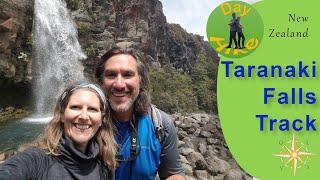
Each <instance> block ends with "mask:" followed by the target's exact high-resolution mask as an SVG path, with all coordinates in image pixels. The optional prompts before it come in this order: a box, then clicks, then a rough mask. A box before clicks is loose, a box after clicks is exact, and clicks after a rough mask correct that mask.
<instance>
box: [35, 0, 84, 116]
mask: <svg viewBox="0 0 320 180" xmlns="http://www.w3.org/2000/svg"><path fill="white" fill-rule="evenodd" d="M33 53H34V56H33V57H34V64H33V72H34V77H35V79H36V80H35V82H36V83H35V85H34V98H35V103H36V111H37V112H36V114H38V115H43V114H47V113H52V110H53V106H54V103H55V101H56V99H57V97H58V94H59V92H60V91H61V89H62V88H63V87H64V86H65V85H66V84H68V83H70V82H72V81H75V80H77V81H78V80H82V79H84V76H83V73H82V72H83V67H82V65H81V63H80V62H79V60H80V59H84V58H86V56H85V54H84V53H83V52H82V50H81V47H80V45H79V42H78V39H77V30H76V28H75V27H74V23H73V21H72V19H71V17H70V15H69V12H68V10H67V8H66V3H65V1H64V0H35V2H34V23H33Z"/></svg>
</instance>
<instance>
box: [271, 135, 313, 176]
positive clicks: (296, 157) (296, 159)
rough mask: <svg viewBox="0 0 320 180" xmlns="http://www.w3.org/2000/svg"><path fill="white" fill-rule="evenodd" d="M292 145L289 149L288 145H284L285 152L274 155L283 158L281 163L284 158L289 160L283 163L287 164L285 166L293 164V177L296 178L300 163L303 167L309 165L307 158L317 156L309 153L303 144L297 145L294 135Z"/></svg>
mask: <svg viewBox="0 0 320 180" xmlns="http://www.w3.org/2000/svg"><path fill="white" fill-rule="evenodd" d="M290 144H291V147H290V148H288V147H287V146H286V145H283V146H282V148H283V152H280V153H277V154H273V155H274V156H278V157H281V161H283V158H287V160H286V161H283V162H284V163H285V166H287V165H288V164H289V163H291V168H292V171H293V176H295V175H296V171H297V168H298V167H299V166H298V163H301V164H302V165H306V163H307V161H306V158H308V157H309V156H313V155H315V154H313V153H310V152H308V151H307V150H306V148H305V147H304V146H305V145H304V144H303V143H297V140H296V139H295V138H294V135H292V140H291V142H290Z"/></svg>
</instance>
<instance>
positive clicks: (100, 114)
mask: <svg viewBox="0 0 320 180" xmlns="http://www.w3.org/2000/svg"><path fill="white" fill-rule="evenodd" d="M109 114H110V113H109V108H108V106H107V100H106V97H105V95H104V93H103V91H102V90H101V89H100V88H99V87H98V86H97V85H95V84H90V83H80V84H79V83H78V84H74V85H71V86H70V87H68V88H67V89H66V90H65V91H64V92H63V93H62V95H61V96H60V98H59V100H58V103H57V105H56V107H55V111H54V116H53V119H52V120H51V121H50V123H49V124H48V125H47V127H46V129H45V133H44V137H43V138H40V139H39V140H37V141H36V143H35V147H32V148H29V149H27V150H25V151H23V152H21V153H18V154H16V155H15V156H13V157H11V158H10V159H8V160H7V161H6V162H4V163H3V164H1V165H0V179H113V173H112V172H113V170H114V169H115V167H116V160H115V154H116V143H115V140H114V138H113V128H112V127H113V126H112V122H111V121H110V119H109V118H110V115H109Z"/></svg>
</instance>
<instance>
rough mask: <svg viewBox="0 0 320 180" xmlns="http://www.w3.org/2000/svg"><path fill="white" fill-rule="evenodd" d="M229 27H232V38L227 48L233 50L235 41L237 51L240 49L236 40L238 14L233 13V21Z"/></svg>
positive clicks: (230, 37)
mask: <svg viewBox="0 0 320 180" xmlns="http://www.w3.org/2000/svg"><path fill="white" fill-rule="evenodd" d="M228 25H229V26H230V36H229V45H228V46H227V48H231V47H232V41H234V44H235V46H236V47H235V49H238V43H237V39H236V34H237V26H238V24H237V19H236V13H232V19H231V21H230V23H229V24H228Z"/></svg>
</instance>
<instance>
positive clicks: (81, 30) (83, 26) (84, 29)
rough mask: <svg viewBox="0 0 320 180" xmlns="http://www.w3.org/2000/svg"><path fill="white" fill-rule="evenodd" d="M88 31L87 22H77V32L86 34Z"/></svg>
mask: <svg viewBox="0 0 320 180" xmlns="http://www.w3.org/2000/svg"><path fill="white" fill-rule="evenodd" d="M89 31H90V25H89V24H87V23H83V22H80V23H78V32H79V34H86V33H88V32H89Z"/></svg>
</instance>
